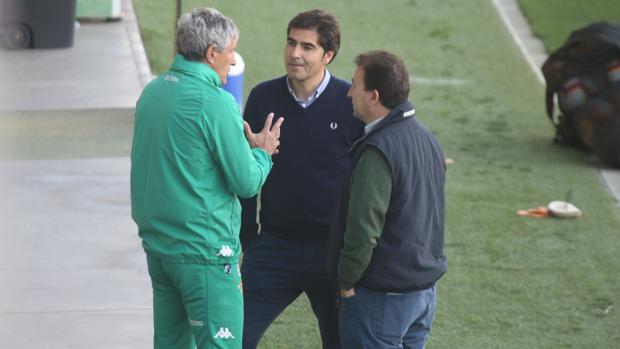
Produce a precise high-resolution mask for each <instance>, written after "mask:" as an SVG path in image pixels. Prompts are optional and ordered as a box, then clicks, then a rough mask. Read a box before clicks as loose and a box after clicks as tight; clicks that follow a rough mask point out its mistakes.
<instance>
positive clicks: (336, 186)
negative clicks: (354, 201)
mask: <svg viewBox="0 0 620 349" xmlns="http://www.w3.org/2000/svg"><path fill="white" fill-rule="evenodd" d="M349 87H350V84H349V83H347V82H345V81H342V80H339V79H337V78H335V77H334V76H332V77H331V79H330V81H329V83H328V85H327V87H326V88H325V90H324V91H323V93H321V95H320V96H319V98H318V99H316V100H315V101H314V102H313V103H312V104H311V105H310V106H309V107H307V108H305V109H304V108H302V107H301V106H300V105H299V104H298V103H297V102H296V101H295V99H294V98H293V96H292V95H291V94H290V92H289V90H288V87H287V84H286V76H283V77H281V78H277V79H274V80H269V81H265V82H263V83H261V84H259V85H257V86H256V87H255V88H254V89H252V91H251V92H250V95H249V96H248V100H247V102H246V106H245V112H244V118H245V120H246V121H247V122H248V123H249V124H250V126H251V127H252V131H253V132H259V131H260V130H261V129H262V128H263V125H264V123H265V119H266V117H267V114H269V113H271V112H273V113H275V116H276V118H277V117H281V116H282V117H284V124H282V131H281V136H280V148H279V149H280V152H279V153H278V154H276V155H274V156H273V163H274V164H273V168H272V170H271V172H270V174H269V177H268V178H267V181H266V182H265V185H264V186H263V188H262V191H261V194H260V198H261V203H260V218H259V220H260V223H261V231H263V232H267V233H269V234H272V235H275V236H278V237H281V238H284V239H288V240H298V241H321V240H326V239H327V234H328V229H329V224H330V223H331V222H332V217H333V214H334V212H335V208H336V200H337V198H338V196H339V194H340V189H341V185H342V183H343V181H344V177H345V176H346V174H347V173H348V169H349V163H350V158H349V153H348V152H349V149H350V148H351V146H352V145H353V143H354V142H355V140H356V139H357V138H359V137H361V136H362V134H363V127H364V126H363V123H362V122H361V121H359V120H358V119H356V118H354V117H353V108H352V105H351V100H350V99H349V98H347V92H348V90H349ZM274 120H275V119H274ZM241 205H242V207H243V212H242V222H241V242H242V244H243V246H244V248H245V247H247V245H248V244H249V243H250V242H251V241H253V240H254V239H255V238H256V236H257V231H258V226H257V222H256V206H257V205H256V197H254V198H251V199H247V200H242V201H241Z"/></svg>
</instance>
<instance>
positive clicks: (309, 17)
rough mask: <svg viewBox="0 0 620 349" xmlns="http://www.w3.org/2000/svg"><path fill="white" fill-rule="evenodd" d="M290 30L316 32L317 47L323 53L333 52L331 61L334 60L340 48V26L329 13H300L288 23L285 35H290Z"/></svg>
mask: <svg viewBox="0 0 620 349" xmlns="http://www.w3.org/2000/svg"><path fill="white" fill-rule="evenodd" d="M291 29H313V30H316V32H317V33H318V34H319V45H321V47H322V48H323V50H324V51H325V52H327V51H333V52H334V56H333V57H332V61H333V60H334V58H336V54H338V49H339V48H340V25H339V24H338V20H337V19H336V17H335V16H334V15H332V14H331V13H329V12H326V11H323V10H319V9H316V10H310V11H306V12H302V13H300V14H298V15H297V16H295V17H294V18H293V19H291V21H290V22H288V28H286V35H288V34H290V33H291ZM330 62H331V61H330Z"/></svg>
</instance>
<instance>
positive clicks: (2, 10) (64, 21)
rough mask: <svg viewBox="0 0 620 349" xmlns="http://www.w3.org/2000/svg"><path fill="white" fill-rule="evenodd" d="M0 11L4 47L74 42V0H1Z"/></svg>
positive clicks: (45, 46) (60, 45) (68, 45)
mask: <svg viewBox="0 0 620 349" xmlns="http://www.w3.org/2000/svg"><path fill="white" fill-rule="evenodd" d="M0 14H1V15H0V31H1V32H2V42H3V44H4V46H5V47H7V48H10V49H18V48H61V47H71V46H73V36H74V28H75V0H0Z"/></svg>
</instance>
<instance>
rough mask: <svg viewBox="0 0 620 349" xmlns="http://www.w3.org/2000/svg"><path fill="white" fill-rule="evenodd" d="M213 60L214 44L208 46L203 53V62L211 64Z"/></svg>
mask: <svg viewBox="0 0 620 349" xmlns="http://www.w3.org/2000/svg"><path fill="white" fill-rule="evenodd" d="M213 62H215V45H211V46H209V48H208V49H207V53H206V54H205V63H207V64H213Z"/></svg>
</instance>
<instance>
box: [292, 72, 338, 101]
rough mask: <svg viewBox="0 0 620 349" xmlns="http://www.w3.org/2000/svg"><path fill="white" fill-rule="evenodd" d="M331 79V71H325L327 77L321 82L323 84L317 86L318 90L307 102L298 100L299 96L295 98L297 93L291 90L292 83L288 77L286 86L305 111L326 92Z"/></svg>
mask: <svg viewBox="0 0 620 349" xmlns="http://www.w3.org/2000/svg"><path fill="white" fill-rule="evenodd" d="M330 78H331V74H330V73H329V70H327V69H325V75H324V76H323V80H321V83H320V84H319V86H317V88H316V90H314V92H313V93H311V94H310V96H309V97H308V99H306V100H302V99H299V98H297V96H295V92H294V91H293V89H292V88H291V83H290V82H289V81H288V77H287V78H286V86H288V92H290V93H291V96H293V98H295V101H296V102H297V103H299V105H300V106H301V107H302V108H304V109H305V108H308V107H309V106H310V104H312V103H313V102H314V101H316V99H317V98H319V96H320V95H321V93H323V91H325V88H326V87H327V84H329V79H330Z"/></svg>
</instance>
